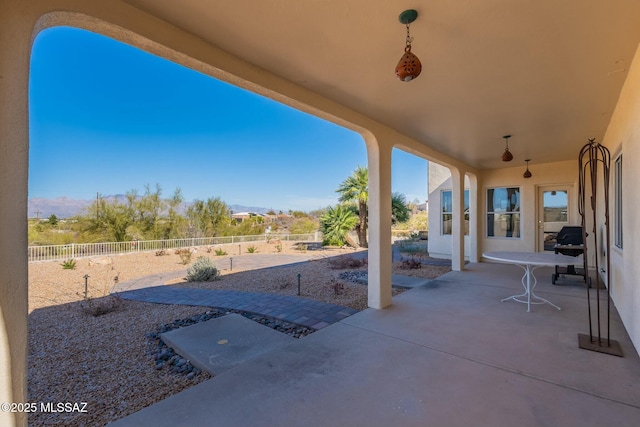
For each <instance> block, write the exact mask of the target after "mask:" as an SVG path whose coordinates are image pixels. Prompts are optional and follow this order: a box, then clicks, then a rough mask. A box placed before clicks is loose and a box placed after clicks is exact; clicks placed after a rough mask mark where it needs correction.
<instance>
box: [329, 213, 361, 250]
mask: <svg viewBox="0 0 640 427" xmlns="http://www.w3.org/2000/svg"><path fill="white" fill-rule="evenodd" d="M357 223H358V217H357V216H355V214H354V213H353V212H352V211H351V210H350V209H349V208H348V207H347V206H345V205H337V206H336V207H335V208H333V207H329V209H327V212H325V214H324V215H322V216H321V217H320V230H321V231H322V235H323V236H324V240H323V242H322V243H323V244H325V245H332V246H342V245H344V244H345V243H347V233H349V231H350V230H352V229H353V227H355V226H356V224H357Z"/></svg>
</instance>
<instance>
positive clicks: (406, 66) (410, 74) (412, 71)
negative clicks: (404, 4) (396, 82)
mask: <svg viewBox="0 0 640 427" xmlns="http://www.w3.org/2000/svg"><path fill="white" fill-rule="evenodd" d="M417 17H418V11H417V10H414V9H409V10H405V11H404V12H402V13H401V14H400V16H399V17H398V19H399V20H400V23H401V24H405V25H406V26H407V39H406V44H405V47H404V55H402V58H400V61H398V65H397V66H396V76H398V78H399V79H400V80H402V81H403V82H410V81H411V80H413V79H415V78H416V77H418V76H419V75H420V72H421V71H422V64H421V63H420V60H419V59H418V57H417V56H415V55H414V54H413V53H411V42H412V41H413V39H412V38H411V36H410V35H409V24H411V23H412V22H413V21H415V20H416V18H417Z"/></svg>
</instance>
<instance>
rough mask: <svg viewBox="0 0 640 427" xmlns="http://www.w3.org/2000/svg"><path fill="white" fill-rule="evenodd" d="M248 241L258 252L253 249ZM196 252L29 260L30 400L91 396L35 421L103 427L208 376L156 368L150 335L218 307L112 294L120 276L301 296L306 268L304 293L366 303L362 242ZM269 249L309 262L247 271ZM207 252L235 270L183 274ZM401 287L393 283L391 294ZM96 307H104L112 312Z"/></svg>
mask: <svg viewBox="0 0 640 427" xmlns="http://www.w3.org/2000/svg"><path fill="white" fill-rule="evenodd" d="M249 246H252V247H253V250H252V252H253V253H249V252H248V248H249ZM191 250H192V251H193V253H192V254H191V259H190V262H189V263H188V264H183V259H182V258H181V257H180V256H179V255H177V254H176V253H175V251H164V252H162V253H160V252H158V253H156V252H143V253H136V254H127V255H115V256H109V257H100V258H92V259H78V260H76V265H75V269H63V267H62V266H61V262H60V261H49V262H36V263H31V264H30V265H29V360H28V364H29V370H28V391H29V396H28V399H29V402H86V403H87V406H86V410H87V412H86V413H34V414H30V415H29V425H33V426H44V425H104V424H106V423H108V422H109V421H113V420H116V419H119V418H122V417H124V416H126V415H128V414H131V413H133V412H136V411H138V410H140V409H142V408H144V407H146V406H148V405H151V404H153V403H154V402H157V401H159V400H162V399H163V398H166V397H167V396H169V395H171V394H174V393H177V392H179V391H181V390H183V389H185V388H187V387H190V386H192V385H195V384H197V383H199V382H201V381H204V380H206V379H209V378H210V375H209V374H207V373H203V372H200V373H197V375H189V376H187V375H184V374H178V373H174V372H171V371H170V370H169V369H157V368H156V363H155V360H154V357H155V354H156V353H155V347H156V342H157V340H156V341H154V340H153V339H151V338H150V337H152V336H153V335H154V334H155V333H157V332H159V331H160V330H161V329H162V327H163V326H164V325H167V324H170V323H173V322H174V321H176V320H179V319H198V318H199V316H201V315H203V313H207V312H214V311H215V309H212V308H209V307H191V306H181V305H163V304H151V303H142V302H136V301H129V300H124V299H121V298H118V296H117V294H116V295H115V296H114V295H110V293H111V292H112V290H113V289H115V288H114V287H115V286H116V285H119V284H122V283H123V282H124V283H126V282H128V281H131V280H134V279H137V278H140V277H144V276H149V275H154V274H158V273H165V272H176V275H175V277H177V278H175V279H173V280H170V281H168V283H158V284H157V285H167V286H180V287H195V288H204V289H231V290H236V291H250V292H263V293H275V294H280V295H292V296H294V295H296V293H297V276H298V274H300V276H301V277H302V280H303V286H301V297H302V298H308V299H313V300H317V301H323V302H327V303H332V304H337V305H342V306H348V307H351V308H354V309H357V310H362V309H365V308H366V306H367V287H366V284H362V283H356V282H354V281H353V279H354V278H357V277H360V276H361V275H362V274H365V273H366V269H367V266H366V253H363V251H362V250H356V249H351V248H330V249H327V248H323V249H317V250H310V249H309V250H307V247H306V246H298V245H296V244H293V243H289V242H282V243H275V244H274V243H266V242H262V243H259V244H244V247H242V246H240V247H238V245H233V247H229V248H218V247H216V248H213V247H211V248H206V247H200V248H192V249H191ZM223 252H229V253H228V254H225V255H222V253H223ZM231 252H233V253H231ZM217 254H220V255H217ZM263 254H287V255H300V258H301V260H302V259H308V261H304V262H301V263H295V264H291V265H285V266H278V267H271V268H262V269H259V270H248V269H243V267H242V265H243V263H242V262H241V260H242V259H245V257H260V256H261V255H263ZM400 254H401V257H402V258H401V259H400V260H398V261H396V262H394V271H393V272H394V274H402V275H411V276H417V277H424V278H433V277H437V276H440V275H442V274H444V273H446V272H448V271H450V267H448V266H443V265H430V264H428V263H427V262H426V260H427V259H428V258H427V257H426V252H421V251H419V250H416V248H408V249H407V251H406V252H400ZM201 256H204V257H209V258H211V259H212V260H213V261H214V263H218V264H219V265H226V266H228V263H229V260H228V258H229V257H231V256H233V258H234V264H233V270H230V269H229V268H226V269H223V268H221V271H220V277H219V278H218V280H216V281H211V282H187V281H186V279H184V278H182V275H181V274H179V273H178V272H182V271H186V269H187V268H188V267H189V265H190V264H191V263H193V261H195V260H196V259H197V258H198V257H201ZM85 276H88V277H86V278H85ZM85 281H86V282H85ZM85 283H86V284H87V288H86V289H87V295H86V298H85ZM400 292H402V290H396V289H394V295H396V294H397V293H400ZM96 307H98V308H106V310H104V312H105V313H102V310H96ZM98 313H100V315H97V316H96V315H95V314H98ZM214 314H215V313H214ZM223 314H224V312H220V313H217V314H216V315H223ZM194 321H197V320H194Z"/></svg>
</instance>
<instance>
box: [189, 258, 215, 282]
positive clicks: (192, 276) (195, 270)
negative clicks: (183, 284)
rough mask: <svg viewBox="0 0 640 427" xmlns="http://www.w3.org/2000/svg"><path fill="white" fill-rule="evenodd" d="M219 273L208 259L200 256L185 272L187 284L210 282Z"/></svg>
mask: <svg viewBox="0 0 640 427" xmlns="http://www.w3.org/2000/svg"><path fill="white" fill-rule="evenodd" d="M219 275H220V272H219V271H218V269H217V268H216V266H215V265H214V264H213V261H211V259H210V258H207V257H204V256H201V257H198V259H196V261H195V262H194V263H193V265H192V266H191V267H189V269H188V270H187V282H212V281H214V280H216V279H217V278H218V276H219Z"/></svg>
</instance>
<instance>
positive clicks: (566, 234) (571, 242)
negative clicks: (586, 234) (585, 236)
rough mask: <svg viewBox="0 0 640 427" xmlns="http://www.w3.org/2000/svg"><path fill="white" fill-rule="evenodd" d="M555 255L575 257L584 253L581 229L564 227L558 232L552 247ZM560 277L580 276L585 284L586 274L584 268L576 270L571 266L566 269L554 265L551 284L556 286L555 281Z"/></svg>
mask: <svg viewBox="0 0 640 427" xmlns="http://www.w3.org/2000/svg"><path fill="white" fill-rule="evenodd" d="M553 249H554V251H555V253H557V254H562V255H568V256H573V257H577V256H580V255H582V254H583V253H584V244H583V241H582V227H580V226H566V227H562V229H561V230H560V231H559V232H558V235H557V237H556V244H555V246H554V247H553ZM561 275H572V276H582V277H583V279H584V281H585V283H586V282H587V274H586V270H585V268H579V267H578V268H576V267H575V266H573V265H569V266H566V267H563V266H559V265H556V271H555V273H554V274H552V275H551V283H553V284H554V285H555V284H556V280H557V279H558V278H560V276H561Z"/></svg>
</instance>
